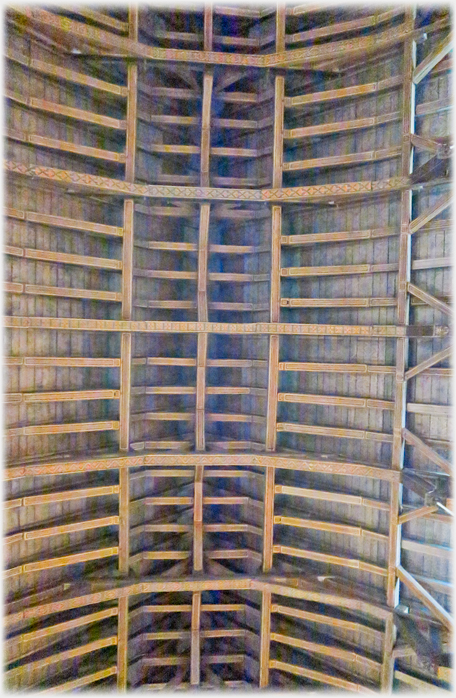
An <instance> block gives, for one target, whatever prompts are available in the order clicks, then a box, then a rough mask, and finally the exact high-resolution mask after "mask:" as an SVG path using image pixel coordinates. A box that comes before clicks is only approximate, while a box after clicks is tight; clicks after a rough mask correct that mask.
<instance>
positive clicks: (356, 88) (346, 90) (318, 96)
mask: <svg viewBox="0 0 456 698" xmlns="http://www.w3.org/2000/svg"><path fill="white" fill-rule="evenodd" d="M401 84H402V75H398V76H395V77H391V78H386V79H384V80H379V81H378V82H372V83H367V84H365V85H353V86H351V87H342V88H339V89H335V90H326V91H322V92H313V93H310V94H304V95H299V96H296V97H287V98H286V99H285V108H288V109H290V108H294V107H299V106H301V105H303V104H316V103H319V102H328V101H330V102H332V101H333V100H336V99H345V98H347V97H356V96H358V95H366V94H372V93H374V92H381V91H383V90H388V89H391V88H393V87H397V86H399V85H401Z"/></svg>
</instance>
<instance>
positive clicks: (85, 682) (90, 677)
mask: <svg viewBox="0 0 456 698" xmlns="http://www.w3.org/2000/svg"><path fill="white" fill-rule="evenodd" d="M115 674H117V667H116V666H112V667H109V668H108V669H100V671H95V672H94V673H93V674H86V675H85V676H80V677H79V678H78V679H74V680H73V681H67V682H66V683H61V684H59V685H58V686H51V687H47V688H46V691H47V692H48V693H61V692H64V691H73V690H74V689H75V688H81V686H89V685H90V684H91V683H95V682H96V681H101V679H106V678H107V677H108V676H113V675H115Z"/></svg>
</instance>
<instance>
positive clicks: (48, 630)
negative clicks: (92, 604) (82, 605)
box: [5, 608, 118, 660]
mask: <svg viewBox="0 0 456 698" xmlns="http://www.w3.org/2000/svg"><path fill="white" fill-rule="evenodd" d="M117 612H118V611H117V608H107V609H106V610H104V611H97V612H96V613H89V614H87V615H84V616H80V617H79V618H74V619H72V620H67V621H64V622H63V623H57V624H55V625H51V626H48V627H45V628H40V629H39V630H33V631H31V632H25V633H21V634H20V635H15V636H14V637H12V638H8V639H7V640H6V641H5V642H6V648H7V651H8V649H10V648H14V649H16V648H17V652H18V654H15V655H14V656H15V660H17V659H21V658H22V656H26V655H27V654H30V653H31V652H30V650H32V651H33V647H34V644H31V643H35V642H36V640H40V639H41V638H45V637H53V636H54V635H59V634H60V633H64V632H68V631H69V630H72V629H74V628H80V627H82V626H84V625H90V624H91V623H96V622H98V621H102V620H106V619H107V618H112V617H114V616H116V615H117Z"/></svg>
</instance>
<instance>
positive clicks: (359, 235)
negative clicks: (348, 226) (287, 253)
mask: <svg viewBox="0 0 456 698" xmlns="http://www.w3.org/2000/svg"><path fill="white" fill-rule="evenodd" d="M396 234H397V230H396V229H395V228H373V229H371V230H348V231H341V232H337V233H306V234H305V235H282V238H281V244H282V245H314V244H315V243H320V242H348V241H350V240H371V239H376V238H383V237H392V236H393V235H396Z"/></svg>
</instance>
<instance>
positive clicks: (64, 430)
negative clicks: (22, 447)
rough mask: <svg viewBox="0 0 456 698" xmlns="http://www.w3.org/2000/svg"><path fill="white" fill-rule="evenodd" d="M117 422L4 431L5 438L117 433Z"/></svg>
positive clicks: (43, 425) (38, 426)
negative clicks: (99, 432)
mask: <svg viewBox="0 0 456 698" xmlns="http://www.w3.org/2000/svg"><path fill="white" fill-rule="evenodd" d="M118 429H119V422H116V421H105V422H76V423H74V424H40V425H36V426H29V427H12V428H11V429H6V430H5V435H6V437H7V438H12V437H16V436H35V435H37V434H76V433H79V432H83V431H117V430H118Z"/></svg>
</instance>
